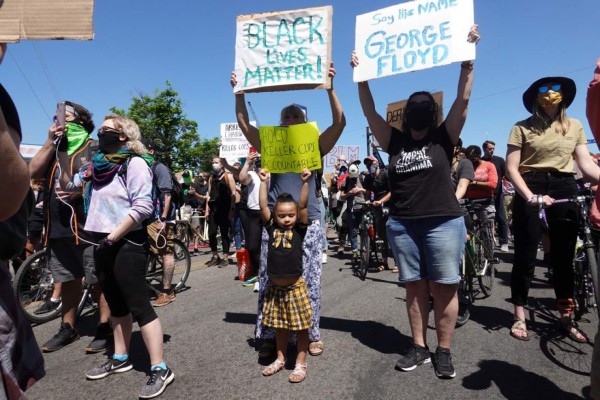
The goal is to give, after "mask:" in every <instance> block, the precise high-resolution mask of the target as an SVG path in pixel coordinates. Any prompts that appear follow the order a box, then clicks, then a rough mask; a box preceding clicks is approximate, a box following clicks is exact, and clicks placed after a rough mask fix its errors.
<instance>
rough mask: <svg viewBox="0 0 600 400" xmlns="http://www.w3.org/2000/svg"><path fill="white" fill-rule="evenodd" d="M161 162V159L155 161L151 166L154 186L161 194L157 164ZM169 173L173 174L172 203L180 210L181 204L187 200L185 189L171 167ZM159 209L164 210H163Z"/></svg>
mask: <svg viewBox="0 0 600 400" xmlns="http://www.w3.org/2000/svg"><path fill="white" fill-rule="evenodd" d="M159 163H160V161H154V162H153V163H152V165H151V166H150V169H151V170H152V184H153V185H154V188H155V189H156V191H157V193H159V194H160V191H159V190H158V185H157V182H156V166H157V165H158V164H159ZM169 174H171V186H172V187H173V189H172V190H171V205H172V206H173V207H175V210H178V209H179V208H180V207H181V206H183V204H184V202H185V197H184V191H183V187H182V186H181V183H179V181H178V180H177V178H175V175H173V171H171V170H170V169H169ZM159 211H160V212H162V210H159ZM159 215H160V214H159Z"/></svg>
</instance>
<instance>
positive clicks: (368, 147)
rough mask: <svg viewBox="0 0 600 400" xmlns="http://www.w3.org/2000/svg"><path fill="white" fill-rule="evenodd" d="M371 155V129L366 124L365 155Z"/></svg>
mask: <svg viewBox="0 0 600 400" xmlns="http://www.w3.org/2000/svg"><path fill="white" fill-rule="evenodd" d="M370 155H371V130H370V129H369V127H368V126H367V157H368V156H370Z"/></svg>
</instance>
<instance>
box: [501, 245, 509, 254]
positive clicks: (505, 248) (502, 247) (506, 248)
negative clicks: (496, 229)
mask: <svg viewBox="0 0 600 400" xmlns="http://www.w3.org/2000/svg"><path fill="white" fill-rule="evenodd" d="M500 251H502V252H504V253H508V244H503V245H502V246H500Z"/></svg>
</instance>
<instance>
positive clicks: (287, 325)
mask: <svg viewBox="0 0 600 400" xmlns="http://www.w3.org/2000/svg"><path fill="white" fill-rule="evenodd" d="M312 317H313V315H312V308H311V307H310V300H309V298H308V290H307V289H306V284H305V283H304V279H303V278H302V277H300V278H299V279H298V282H296V283H294V284H293V285H291V286H285V287H282V286H275V285H273V284H269V288H268V289H267V293H266V296H265V302H264V304H263V324H264V325H265V326H269V327H271V328H275V329H288V330H290V331H303V330H305V329H308V328H310V326H311V325H312Z"/></svg>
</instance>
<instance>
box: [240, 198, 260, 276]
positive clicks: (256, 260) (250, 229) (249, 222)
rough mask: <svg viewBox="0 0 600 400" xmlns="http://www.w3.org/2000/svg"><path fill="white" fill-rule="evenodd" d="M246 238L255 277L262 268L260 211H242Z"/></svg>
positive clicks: (241, 215)
mask: <svg viewBox="0 0 600 400" xmlns="http://www.w3.org/2000/svg"><path fill="white" fill-rule="evenodd" d="M240 218H241V219H242V227H243V229H244V237H245V238H246V250H248V253H250V262H251V263H252V269H253V271H254V274H255V275H258V267H259V266H260V245H261V238H262V223H261V221H260V210H248V209H241V210H240Z"/></svg>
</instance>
